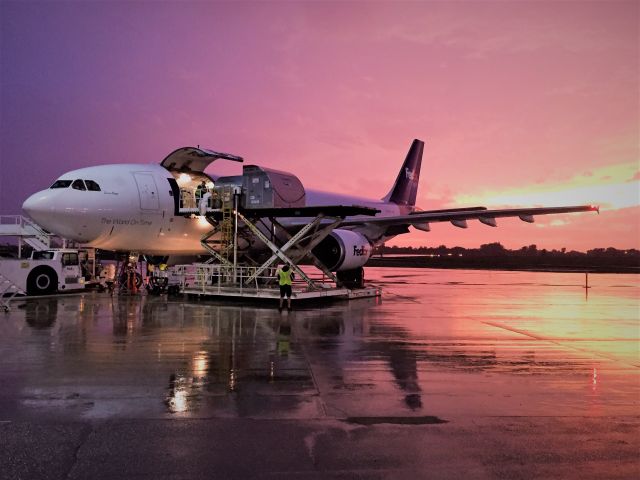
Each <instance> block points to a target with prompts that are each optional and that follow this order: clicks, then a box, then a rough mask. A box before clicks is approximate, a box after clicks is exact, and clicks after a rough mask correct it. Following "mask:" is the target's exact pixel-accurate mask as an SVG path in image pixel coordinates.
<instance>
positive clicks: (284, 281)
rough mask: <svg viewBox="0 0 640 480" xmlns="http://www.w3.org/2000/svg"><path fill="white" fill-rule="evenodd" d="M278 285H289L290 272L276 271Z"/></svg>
mask: <svg viewBox="0 0 640 480" xmlns="http://www.w3.org/2000/svg"><path fill="white" fill-rule="evenodd" d="M278 283H279V284H280V285H291V270H287V271H286V272H285V271H284V270H278Z"/></svg>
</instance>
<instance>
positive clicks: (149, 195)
mask: <svg viewBox="0 0 640 480" xmlns="http://www.w3.org/2000/svg"><path fill="white" fill-rule="evenodd" d="M133 178H135V180H136V185H138V193H139V195H140V208H141V209H142V210H158V209H159V208H160V202H159V200H158V188H157V187H156V182H155V180H154V179H153V175H152V174H150V173H145V172H134V173H133Z"/></svg>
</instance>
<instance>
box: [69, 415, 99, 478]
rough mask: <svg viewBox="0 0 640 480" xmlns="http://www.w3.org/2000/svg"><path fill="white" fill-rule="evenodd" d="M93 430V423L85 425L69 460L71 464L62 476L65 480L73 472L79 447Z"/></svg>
mask: <svg viewBox="0 0 640 480" xmlns="http://www.w3.org/2000/svg"><path fill="white" fill-rule="evenodd" d="M94 432H95V429H94V427H93V425H90V426H85V429H84V434H83V435H82V437H81V438H80V441H79V442H78V446H77V447H76V448H75V450H74V451H73V461H72V462H71V465H69V470H67V473H66V474H65V476H64V478H65V479H66V480H70V479H71V476H70V475H71V472H73V468H74V467H75V466H76V464H77V463H78V453H79V452H80V449H81V448H82V446H83V445H84V444H85V443H86V442H87V440H88V439H89V437H91V435H92V434H93V433H94Z"/></svg>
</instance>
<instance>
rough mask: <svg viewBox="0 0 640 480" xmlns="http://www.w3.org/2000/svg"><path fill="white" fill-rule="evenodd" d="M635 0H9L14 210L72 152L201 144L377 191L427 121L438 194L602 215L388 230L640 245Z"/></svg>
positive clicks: (4, 21)
mask: <svg viewBox="0 0 640 480" xmlns="http://www.w3.org/2000/svg"><path fill="white" fill-rule="evenodd" d="M638 6H639V3H638V2H637V1H631V2H615V1H606V2H604V1H603V2H581V1H557V2H540V1H535V2H506V1H500V2H483V1H476V2H410V3H402V2H389V3H386V2H352V3H349V2H336V3H332V2H268V1H266V2H257V3H249V2H233V3H217V2H200V3H196V2H189V1H179V2H178V1H176V2H118V3H112V2H83V3H80V2H56V1H52V2H43V3H38V2H15V3H14V2H7V1H4V0H3V1H2V2H1V3H0V27H1V32H0V40H1V42H0V82H1V83H0V122H1V123H0V213H2V214H15V213H19V212H20V205H21V204H22V201H23V200H24V199H25V198H26V197H27V196H28V195H30V194H31V193H34V192H35V191H37V190H41V189H44V188H46V187H48V186H49V185H50V184H51V183H52V182H53V180H55V179H56V178H57V177H58V176H59V175H60V174H62V173H63V172H64V171H67V170H71V169H74V168H79V167H82V166H89V165H97V164H102V163H121V162H139V163H154V162H159V161H161V160H162V159H163V158H164V157H165V156H166V155H167V154H168V153H169V152H171V151H172V150H174V149H175V148H178V147H182V146H187V145H198V144H199V145H201V146H206V147H209V148H212V149H214V150H219V151H225V152H229V153H233V154H237V155H241V156H243V157H244V158H245V161H246V163H249V164H259V165H264V166H268V167H272V168H276V169H280V170H286V171H290V172H292V173H295V174H297V175H298V177H299V178H300V179H301V180H302V182H303V184H304V185H305V186H307V187H311V188H320V189H326V190H330V191H337V192H349V193H354V194H358V195H361V196H369V197H372V198H380V197H382V196H383V195H385V194H386V193H387V191H388V190H389V188H390V186H391V184H392V183H393V180H394V179H395V176H396V174H397V171H398V169H399V167H400V165H401V163H402V160H403V159H404V156H405V154H406V151H407V149H408V148H409V145H410V143H411V141H412V139H414V138H420V139H422V140H424V141H425V142H426V145H425V154H424V159H423V165H422V174H421V178H420V189H419V191H418V205H419V206H420V207H421V208H423V209H435V208H445V207H462V206H476V205H485V206H487V207H505V206H509V207H516V206H556V205H574V204H590V203H595V204H600V205H601V206H602V210H601V214H600V215H596V214H595V213H593V214H574V215H566V216H550V217H546V218H545V217H539V218H538V219H537V220H536V223H535V224H534V225H529V224H526V223H524V222H521V221H520V220H517V219H516V220H508V219H507V220H502V221H500V222H499V225H500V226H499V228H497V229H495V228H490V227H486V226H484V225H481V224H479V223H478V222H470V224H469V228H468V229H467V230H462V229H459V228H456V227H453V226H452V225H450V224H444V223H443V224H435V225H432V231H431V232H430V233H425V232H415V233H412V234H410V235H404V236H401V237H397V238H396V240H395V241H394V242H392V244H397V245H414V246H419V245H436V246H437V245H440V244H445V245H447V246H456V245H460V246H465V247H473V246H478V245H480V244H482V243H488V242H496V241H499V242H501V243H502V244H503V245H505V246H507V247H509V248H520V247H521V246H523V245H529V244H534V243H535V244H536V245H538V248H548V249H551V248H561V247H567V248H568V249H576V250H586V249H589V248H594V247H610V246H613V247H616V248H640V206H639V204H640V170H639V166H640V165H639V162H640V152H639V149H640V140H639V135H640V134H639V131H640V99H639V80H640V65H639V61H640V60H639V59H640V52H639V44H640V35H639V18H640V17H639V13H640V12H639V7H638ZM236 171H238V166H237V165H235V164H226V165H225V164H223V162H222V161H221V162H218V164H216V167H215V168H214V169H213V171H212V173H216V174H220V173H222V174H228V173H231V172H236Z"/></svg>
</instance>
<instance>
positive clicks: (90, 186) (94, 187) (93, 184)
mask: <svg viewBox="0 0 640 480" xmlns="http://www.w3.org/2000/svg"><path fill="white" fill-rule="evenodd" d="M84 183H85V185H86V186H87V190H89V191H91V192H99V191H100V185H98V184H97V183H96V182H94V181H93V180H85V181H84Z"/></svg>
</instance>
